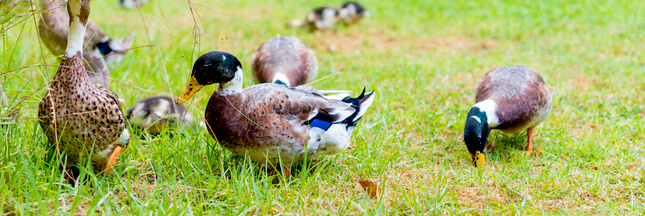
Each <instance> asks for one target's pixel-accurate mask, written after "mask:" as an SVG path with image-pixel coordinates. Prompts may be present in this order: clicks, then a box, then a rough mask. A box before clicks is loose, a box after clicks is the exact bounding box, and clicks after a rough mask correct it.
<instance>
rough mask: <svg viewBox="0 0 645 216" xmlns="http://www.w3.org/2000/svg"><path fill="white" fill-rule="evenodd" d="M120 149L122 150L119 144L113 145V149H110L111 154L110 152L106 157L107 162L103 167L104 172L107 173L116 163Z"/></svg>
mask: <svg viewBox="0 0 645 216" xmlns="http://www.w3.org/2000/svg"><path fill="white" fill-rule="evenodd" d="M122 151H123V147H121V146H116V147H114V151H112V154H110V157H109V158H108V162H107V163H106V164H105V168H104V169H103V171H105V173H109V172H111V171H112V167H113V166H114V164H115V163H116V159H117V158H118V157H119V155H120V154H121V152H122Z"/></svg>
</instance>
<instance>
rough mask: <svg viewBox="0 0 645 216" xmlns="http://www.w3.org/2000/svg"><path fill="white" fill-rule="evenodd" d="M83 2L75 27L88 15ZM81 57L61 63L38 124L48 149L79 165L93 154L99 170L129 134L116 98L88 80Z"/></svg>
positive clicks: (65, 58)
mask: <svg viewBox="0 0 645 216" xmlns="http://www.w3.org/2000/svg"><path fill="white" fill-rule="evenodd" d="M70 1H71V0H70ZM76 1H78V0H76ZM82 1H83V3H76V4H81V5H83V6H82V10H81V15H80V16H81V17H80V20H81V22H80V23H81V24H76V25H83V26H84V24H85V23H84V21H86V20H87V16H88V15H89V0H82ZM70 4H71V3H70ZM79 7H80V6H79ZM72 24H74V23H73V22H70V25H72ZM72 37H73V36H70V38H72ZM70 43H74V44H80V43H82V38H81V37H80V35H79V37H78V38H75V39H72V40H70ZM70 47H73V46H72V45H69V46H68V48H67V49H68V51H70V50H69V49H70ZM81 56H82V50H80V48H79V50H78V51H77V52H76V55H74V56H72V57H63V59H62V60H61V62H60V66H59V67H58V71H56V75H55V76H54V78H53V79H52V81H51V82H50V83H49V90H48V91H47V93H46V94H45V97H44V98H43V99H42V101H41V102H40V105H39V109H38V117H39V123H40V126H41V128H42V129H43V131H44V132H45V134H46V136H47V138H48V140H49V144H50V146H52V147H57V148H58V149H60V150H61V151H63V150H66V151H65V153H66V155H67V156H68V159H70V160H71V161H72V162H79V159H80V157H81V156H90V155H89V154H90V153H92V155H91V156H90V157H91V160H92V165H93V166H94V168H95V169H102V168H103V166H104V165H105V163H106V161H107V159H108V157H109V156H110V154H111V153H112V151H113V150H114V148H115V147H116V146H123V147H125V145H126V144H127V142H128V141H129V134H128V132H127V129H125V118H124V117H123V111H122V109H121V103H120V102H119V97H118V95H116V94H114V93H113V92H111V91H110V90H107V89H106V88H104V87H102V86H97V85H96V84H94V83H92V82H91V81H90V79H89V77H88V75H87V73H86V72H85V71H84V70H83V65H84V62H83V59H82V57H81ZM54 118H55V120H54ZM57 138H58V139H57Z"/></svg>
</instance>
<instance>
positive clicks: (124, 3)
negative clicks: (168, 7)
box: [119, 0, 148, 9]
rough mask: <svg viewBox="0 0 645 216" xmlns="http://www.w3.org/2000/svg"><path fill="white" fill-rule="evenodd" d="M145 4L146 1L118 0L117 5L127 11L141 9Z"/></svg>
mask: <svg viewBox="0 0 645 216" xmlns="http://www.w3.org/2000/svg"><path fill="white" fill-rule="evenodd" d="M146 3H148V0H119V5H121V7H123V8H127V9H132V8H136V7H141V6H142V5H144V4H146Z"/></svg>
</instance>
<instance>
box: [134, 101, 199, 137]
mask: <svg viewBox="0 0 645 216" xmlns="http://www.w3.org/2000/svg"><path fill="white" fill-rule="evenodd" d="M126 113H127V114H126V116H125V118H126V119H127V120H128V122H129V123H130V124H131V125H132V126H135V127H139V128H143V129H144V130H145V131H146V132H147V133H149V134H151V135H157V134H159V133H161V132H162V131H165V130H168V129H172V128H177V127H180V126H187V125H190V124H191V123H192V122H193V119H194V117H193V115H192V114H191V113H190V112H188V109H186V107H185V106H184V105H182V104H177V101H176V100H174V99H172V98H171V97H168V96H152V97H147V98H144V99H141V100H139V101H137V102H136V103H134V105H133V106H132V107H131V108H130V109H128V111H127V112H126Z"/></svg>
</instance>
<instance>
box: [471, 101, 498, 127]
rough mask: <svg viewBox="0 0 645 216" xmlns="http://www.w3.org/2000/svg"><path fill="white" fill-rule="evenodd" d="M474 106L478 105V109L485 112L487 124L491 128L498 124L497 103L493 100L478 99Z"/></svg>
mask: <svg viewBox="0 0 645 216" xmlns="http://www.w3.org/2000/svg"><path fill="white" fill-rule="evenodd" d="M474 106H475V107H479V110H481V111H484V112H485V113H486V117H487V118H488V125H489V126H490V127H491V128H494V127H497V125H499V118H498V117H497V104H496V103H495V101H493V100H491V99H486V100H483V101H480V102H479V103H477V104H475V105H474Z"/></svg>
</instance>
